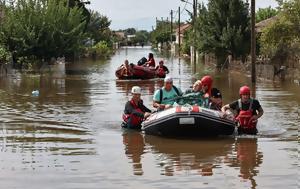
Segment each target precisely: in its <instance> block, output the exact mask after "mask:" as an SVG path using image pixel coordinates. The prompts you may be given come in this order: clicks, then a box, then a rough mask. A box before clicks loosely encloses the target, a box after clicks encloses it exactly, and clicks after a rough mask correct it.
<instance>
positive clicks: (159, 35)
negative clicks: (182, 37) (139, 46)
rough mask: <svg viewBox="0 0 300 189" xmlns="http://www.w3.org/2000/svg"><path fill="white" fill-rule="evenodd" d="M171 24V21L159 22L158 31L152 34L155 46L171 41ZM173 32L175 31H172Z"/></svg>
mask: <svg viewBox="0 0 300 189" xmlns="http://www.w3.org/2000/svg"><path fill="white" fill-rule="evenodd" d="M170 28H171V23H170V22H169V21H158V22H157V25H156V29H155V30H154V31H152V32H151V34H150V35H151V42H152V43H154V44H157V43H164V42H169V41H170V36H171V29H170ZM172 32H173V31H172Z"/></svg>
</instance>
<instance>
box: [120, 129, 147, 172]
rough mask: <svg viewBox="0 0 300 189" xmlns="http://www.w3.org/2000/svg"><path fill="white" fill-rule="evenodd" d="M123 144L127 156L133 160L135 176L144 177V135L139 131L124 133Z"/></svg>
mask: <svg viewBox="0 0 300 189" xmlns="http://www.w3.org/2000/svg"><path fill="white" fill-rule="evenodd" d="M123 144H124V150H125V154H126V156H127V157H128V159H130V160H132V162H130V163H132V166H133V174H134V175H143V173H144V172H143V166H142V162H141V158H142V155H143V154H144V150H145V143H144V138H143V136H142V134H141V133H140V132H138V131H130V130H127V131H124V132H123Z"/></svg>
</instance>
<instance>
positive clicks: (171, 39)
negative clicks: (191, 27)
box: [170, 10, 173, 44]
mask: <svg viewBox="0 0 300 189" xmlns="http://www.w3.org/2000/svg"><path fill="white" fill-rule="evenodd" d="M170 14H171V36H170V41H171V44H172V41H173V38H172V35H173V10H171V13H170Z"/></svg>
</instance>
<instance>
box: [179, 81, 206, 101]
mask: <svg viewBox="0 0 300 189" xmlns="http://www.w3.org/2000/svg"><path fill="white" fill-rule="evenodd" d="M203 94H204V93H203V92H202V84H201V81H200V80H198V81H196V82H195V83H194V84H193V88H192V89H187V90H186V91H185V93H184V94H183V96H182V98H181V99H179V100H178V101H177V103H178V104H179V105H184V104H190V105H198V106H203V103H204V99H203Z"/></svg>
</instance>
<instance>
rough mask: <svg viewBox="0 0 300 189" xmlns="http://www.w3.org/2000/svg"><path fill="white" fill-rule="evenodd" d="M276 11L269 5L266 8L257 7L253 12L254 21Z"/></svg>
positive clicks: (266, 17) (272, 14) (268, 16)
mask: <svg viewBox="0 0 300 189" xmlns="http://www.w3.org/2000/svg"><path fill="white" fill-rule="evenodd" d="M277 13H278V11H277V10H276V9H273V8H271V6H269V7H267V8H259V9H258V11H257V12H256V13H255V17H256V18H255V21H256V23H258V22H260V21H263V20H266V19H268V18H271V17H273V16H276V15H277Z"/></svg>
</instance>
